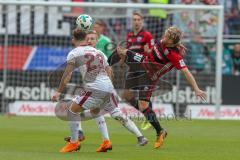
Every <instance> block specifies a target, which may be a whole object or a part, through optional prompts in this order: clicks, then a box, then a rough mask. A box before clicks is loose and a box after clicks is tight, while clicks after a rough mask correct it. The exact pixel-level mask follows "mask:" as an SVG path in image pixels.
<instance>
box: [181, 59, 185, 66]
mask: <svg viewBox="0 0 240 160" xmlns="http://www.w3.org/2000/svg"><path fill="white" fill-rule="evenodd" d="M179 64H180V66H181V67H185V66H186V64H185V62H184V61H183V59H182V60H180V61H179Z"/></svg>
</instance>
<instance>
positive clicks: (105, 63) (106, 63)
mask: <svg viewBox="0 0 240 160" xmlns="http://www.w3.org/2000/svg"><path fill="white" fill-rule="evenodd" d="M98 51H99V53H100V54H101V55H102V56H103V58H104V66H105V67H106V66H109V64H108V58H107V56H106V55H105V54H104V53H103V52H102V51H100V50H98Z"/></svg>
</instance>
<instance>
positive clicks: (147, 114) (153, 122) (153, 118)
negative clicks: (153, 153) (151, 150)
mask: <svg viewBox="0 0 240 160" xmlns="http://www.w3.org/2000/svg"><path fill="white" fill-rule="evenodd" d="M142 113H143V114H144V116H145V117H146V119H147V120H148V121H149V123H151V125H152V126H153V127H154V129H155V130H156V133H157V135H159V134H160V131H161V130H162V127H161V126H160V123H159V122H158V120H157V116H156V114H155V112H154V111H153V110H152V109H151V108H150V107H148V108H147V109H145V110H144V111H142Z"/></svg>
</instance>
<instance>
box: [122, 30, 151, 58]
mask: <svg viewBox="0 0 240 160" xmlns="http://www.w3.org/2000/svg"><path fill="white" fill-rule="evenodd" d="M126 41H127V49H129V50H131V51H133V52H137V53H140V54H142V55H147V53H144V46H145V45H146V44H147V45H148V47H149V49H151V48H152V46H153V45H154V39H153V36H152V34H151V33H150V32H148V31H147V30H145V29H141V30H140V31H139V32H138V33H137V34H136V35H134V33H133V31H131V32H129V33H128V34H127V39H126Z"/></svg>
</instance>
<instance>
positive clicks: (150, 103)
mask: <svg viewBox="0 0 240 160" xmlns="http://www.w3.org/2000/svg"><path fill="white" fill-rule="evenodd" d="M148 107H150V108H151V109H152V101H149V104H148Z"/></svg>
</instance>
